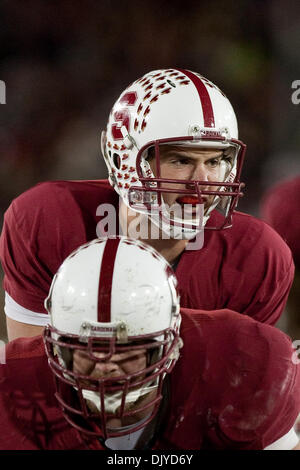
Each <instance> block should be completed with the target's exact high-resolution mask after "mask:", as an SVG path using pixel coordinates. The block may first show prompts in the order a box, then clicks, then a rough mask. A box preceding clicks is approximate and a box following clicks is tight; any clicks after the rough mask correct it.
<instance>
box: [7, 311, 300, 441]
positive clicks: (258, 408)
mask: <svg viewBox="0 0 300 470" xmlns="http://www.w3.org/2000/svg"><path fill="white" fill-rule="evenodd" d="M181 313H182V323H181V329H180V335H181V337H182V339H183V343H184V346H183V348H182V349H181V350H180V351H181V353H180V358H179V359H178V361H177V363H176V365H175V367H174V369H173V371H172V372H171V374H170V376H169V378H170V386H169V393H168V396H167V397H166V402H167V404H168V408H167V410H166V414H165V415H164V417H163V420H162V424H161V426H160V427H159V428H158V429H157V430H156V432H155V439H154V441H153V445H152V448H153V449H164V450H170V449H190V450H194V449H258V450H259V449H263V448H265V447H266V446H268V445H270V444H271V443H273V442H275V441H277V440H278V439H280V438H281V437H282V436H284V435H286V434H287V433H288V432H289V431H290V429H291V428H292V427H293V425H294V422H295V420H296V418H297V415H298V413H299V411H300V394H299V389H300V365H299V364H298V365H296V364H294V363H293V361H292V356H293V348H292V345H291V341H290V339H289V338H288V337H287V336H286V335H285V334H284V333H282V332H281V331H279V330H278V329H276V328H275V327H272V326H270V325H265V324H262V323H259V322H256V321H254V320H252V319H251V318H249V317H247V316H241V315H239V314H237V313H235V312H232V311H229V310H221V311H212V312H203V311H188V310H185V309H183V310H182V312H181ZM0 383H1V389H0V390H1V392H0V416H1V420H0V449H1V450H3V449H5V450H12V449H14V450H38V449H40V450H63V449H65V450H73V449H74V450H75V449H102V448H103V447H102V446H101V444H100V442H99V440H98V439H96V438H84V437H83V436H82V435H81V434H80V433H79V432H78V431H77V430H76V429H75V428H73V427H72V426H71V425H69V424H68V423H67V421H66V420H65V418H64V417H63V415H62V413H61V411H60V408H59V406H58V402H57V401H56V398H55V397H54V393H55V388H54V380H53V376H52V373H51V371H50V368H49V366H48V364H47V358H46V354H45V350H44V345H43V340H42V337H41V336H37V337H34V338H18V339H16V340H14V341H12V342H10V343H8V344H7V345H6V363H5V364H2V365H0Z"/></svg>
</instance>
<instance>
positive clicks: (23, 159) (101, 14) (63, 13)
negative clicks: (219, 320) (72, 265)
mask: <svg viewBox="0 0 300 470" xmlns="http://www.w3.org/2000/svg"><path fill="white" fill-rule="evenodd" d="M299 6H300V5H299V2H293V3H292V2H289V1H281V0H274V1H264V2H262V1H258V0H241V1H227V2H225V1H216V2H199V1H195V0H190V1H189V2H188V4H185V6H183V2H182V1H181V0H173V1H172V2H171V1H170V2H169V1H156V0H153V1H151V2H140V1H139V0H131V1H126V2H125V1H110V0H102V1H96V0H86V1H85V2H80V1H78V0H75V1H72V2H71V1H51V2H44V1H42V0H28V1H26V2H22V1H21V0H19V1H11V0H10V1H2V2H1V4H0V17H1V25H0V79H1V80H4V81H5V83H6V104H5V105H1V106H0V152H1V158H0V177H1V197H0V216H1V219H0V220H1V222H0V228H1V226H2V218H3V214H4V211H5V210H6V208H7V207H8V205H9V204H10V202H11V200H12V199H13V198H14V197H16V196H17V195H19V194H20V193H21V192H23V191H25V190H26V189H28V188H29V187H31V186H33V185H34V184H36V183H38V182H40V181H45V180H51V179H97V178H104V177H106V170H105V167H104V163H103V162H102V157H101V156H100V142H99V140H100V139H99V138H100V130H101V129H102V128H104V126H105V124H106V120H107V117H108V113H109V111H110V107H111V105H112V103H113V101H114V100H115V99H116V98H117V96H118V95H119V93H120V92H121V90H123V89H124V88H125V87H126V86H127V85H128V84H129V83H131V82H132V81H133V80H135V79H136V78H138V77H139V76H142V75H143V74H144V73H146V72H147V71H149V70H153V69H155V68H165V67H171V66H173V67H182V68H188V69H191V70H195V71H198V72H200V73H201V74H203V75H204V76H207V77H208V78H209V79H210V80H212V81H213V82H215V83H216V84H217V85H218V86H219V87H220V88H221V89H222V90H223V91H224V92H225V93H226V94H227V95H228V97H229V98H230V100H231V102H232V104H233V106H234V108H235V110H236V114H237V118H238V122H239V131H240V138H241V139H242V140H243V141H244V142H245V143H247V146H248V150H247V155H246V162H245V166H244V170H243V180H244V181H245V183H246V192H245V198H244V199H243V200H242V201H241V202H240V206H239V207H240V209H241V210H243V211H245V212H248V213H251V214H253V215H258V212H259V201H260V199H261V197H262V195H263V193H264V190H265V189H266V188H267V187H268V186H270V185H271V184H272V183H273V182H275V181H278V180H279V179H281V178H284V177H289V176H290V175H291V174H296V173H300V163H299V160H300V159H299V149H300V133H299V132H297V124H298V122H299V117H300V105H299V106H298V107H297V106H296V105H294V104H293V103H292V101H291V94H292V89H291V83H292V81H293V80H296V79H300V73H298V72H300V71H299V64H300V60H299V59H300V57H299V55H300V47H299V42H300V39H299V38H300V27H299V25H300V8H299ZM297 67H298V70H297ZM53 222H54V223H55V221H53ZM1 296H3V292H2V289H1ZM1 302H2V297H1ZM1 310H2V304H1ZM3 316H4V315H2V314H1V318H2V317H3ZM1 323H2V321H1V322H0V324H1ZM1 328H2V330H1V329H0V337H1V334H3V332H4V330H3V326H2V327H1Z"/></svg>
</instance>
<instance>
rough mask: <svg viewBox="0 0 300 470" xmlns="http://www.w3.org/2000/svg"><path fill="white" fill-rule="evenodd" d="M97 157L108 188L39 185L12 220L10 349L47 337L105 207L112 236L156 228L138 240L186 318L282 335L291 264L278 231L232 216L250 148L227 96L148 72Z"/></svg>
mask: <svg viewBox="0 0 300 470" xmlns="http://www.w3.org/2000/svg"><path fill="white" fill-rule="evenodd" d="M101 147H102V153H103V157H104V160H105V162H106V165H107V168H108V180H95V181H52V182H44V183H41V184H38V185H37V186H35V187H33V188H31V189H29V190H28V191H26V192H25V193H23V194H21V195H20V196H19V197H17V198H16V199H15V200H14V201H12V203H11V205H10V207H9V208H8V210H7V211H6V214H5V220H4V225H3V230H2V235H1V240H0V259H1V262H2V266H3V270H4V290H5V292H6V300H5V313H6V318H7V328H8V336H9V339H13V338H16V337H18V336H31V335H34V334H36V333H38V332H41V331H42V330H43V327H44V326H45V325H46V324H47V322H48V318H49V317H48V314H47V312H46V310H45V309H44V306H43V299H44V298H45V296H46V295H47V292H48V290H49V287H50V284H51V281H52V278H53V276H54V273H55V272H56V271H57V269H58V267H59V266H60V264H61V263H62V262H63V260H64V259H65V258H66V257H67V256H68V255H69V254H70V253H71V252H72V251H73V250H74V249H76V248H77V247H78V246H80V245H81V244H83V243H86V242H88V241H89V240H92V239H93V238H95V237H96V236H101V235H112V233H107V231H106V227H105V223H103V224H102V226H101V222H103V220H105V217H104V215H103V213H102V215H98V214H100V213H101V207H103V206H104V205H106V206H107V205H110V206H111V207H113V208H115V209H116V213H118V219H117V221H116V224H115V225H116V226H115V233H116V234H123V235H128V236H129V235H131V233H130V230H129V229H130V228H131V227H132V226H133V224H134V223H136V224H137V225H140V226H141V227H142V226H143V225H144V223H145V221H147V222H149V223H150V225H149V227H148V231H147V230H146V232H145V231H144V232H143V231H142V230H141V232H140V233H141V235H140V236H139V235H137V237H133V238H139V239H141V240H144V241H145V242H147V243H148V244H149V245H151V246H152V247H154V248H155V249H156V250H157V251H159V252H160V253H161V254H162V255H163V256H164V257H165V258H166V260H167V261H168V262H170V263H171V265H172V267H173V269H174V270H175V271H176V275H177V278H178V282H179V291H180V295H181V305H182V307H185V308H191V309H206V310H215V309H222V308H228V309H232V310H235V311H237V312H239V313H241V314H244V315H248V316H249V317H252V318H254V319H256V320H258V321H260V322H263V323H268V324H272V325H273V324H275V323H276V321H277V319H278V318H279V317H280V315H281V313H282V311H283V309H284V306H285V304H286V300H287V296H288V293H289V290H290V287H291V283H292V280H293V275H294V264H293V260H292V256H291V253H290V250H289V248H288V247H287V245H286V244H285V243H284V241H283V240H282V239H281V237H279V236H278V235H277V234H276V232H275V231H274V230H273V229H272V228H271V227H269V226H268V225H267V224H265V223H264V222H262V221H260V220H258V219H256V218H254V217H252V216H250V215H247V214H244V213H241V212H238V211H236V206H237V203H238V200H239V198H240V196H241V195H242V187H243V184H242V183H241V181H240V176H241V170H242V165H243V159H244V155H245V148H246V147H245V144H244V143H243V142H242V141H241V140H239V138H238V127H237V120H236V116H235V113H234V110H233V108H232V106H231V103H230V101H229V100H228V98H227V97H226V96H225V95H224V93H223V92H222V91H221V90H220V89H219V88H218V87H217V86H216V85H215V84H213V83H212V82H210V81H209V80H207V79H206V78H204V77H203V76H201V75H199V74H198V73H194V72H191V71H188V70H179V69H173V68H172V69H163V70H155V71H152V72H149V73H147V74H145V75H144V76H143V77H141V78H140V79H138V80H136V81H135V82H134V83H132V84H131V85H130V86H129V87H128V88H126V90H124V92H122V93H121V95H120V97H119V98H118V99H117V101H116V103H115V104H114V106H113V108H112V111H111V113H110V115H109V119H108V123H107V128H106V130H105V131H104V132H103V133H102V137H101ZM106 206H105V207H106ZM99 208H100V210H99ZM99 227H102V229H103V230H102V232H101V230H100V232H101V233H100V234H99V233H98V231H97V229H98V228H99ZM155 229H156V232H155ZM153 233H155V236H153ZM199 237H202V238H201V239H200V242H201V243H198V244H197V242H196V241H197V239H198V238H199Z"/></svg>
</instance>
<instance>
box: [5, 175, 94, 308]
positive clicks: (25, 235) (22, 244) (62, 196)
mask: <svg viewBox="0 0 300 470" xmlns="http://www.w3.org/2000/svg"><path fill="white" fill-rule="evenodd" d="M77 210H78V209H77ZM83 232H84V229H83V227H82V223H81V220H80V218H79V217H78V216H77V213H76V207H74V201H73V200H72V198H71V197H70V196H69V195H68V194H66V192H65V191H63V190H62V189H61V188H60V187H59V185H55V184H51V183H41V184H39V185H37V186H35V187H34V188H32V189H30V190H28V191H26V192H25V193H23V194H22V195H21V196H19V197H18V198H16V199H15V200H14V201H13V202H12V203H11V205H10V207H9V208H8V210H7V211H6V213H5V216H4V224H3V229H2V234H1V238H0V259H1V263H2V267H3V271H4V281H3V287H4V290H5V291H6V292H7V293H8V294H9V296H10V297H11V298H12V299H13V300H14V301H15V302H16V303H17V304H18V305H19V306H21V307H23V308H25V309H27V310H29V311H31V312H38V313H39V314H41V315H46V310H45V308H44V299H45V298H46V297H47V294H48V291H49V287H50V285H51V281H52V277H53V275H54V273H55V272H56V271H57V269H58V267H59V265H60V264H61V262H62V261H63V259H64V258H65V257H66V256H67V255H68V254H69V253H71V251H72V250H73V249H75V248H76V247H77V246H79V245H80V244H81V243H82V242H84V241H85V239H84V238H83V236H82V233H83Z"/></svg>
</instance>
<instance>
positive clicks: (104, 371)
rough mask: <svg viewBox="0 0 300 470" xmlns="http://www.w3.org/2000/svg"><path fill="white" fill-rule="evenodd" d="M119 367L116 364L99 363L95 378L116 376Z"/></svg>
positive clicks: (94, 373)
mask: <svg viewBox="0 0 300 470" xmlns="http://www.w3.org/2000/svg"><path fill="white" fill-rule="evenodd" d="M118 370H119V366H118V365H117V364H116V363H115V362H111V361H106V362H104V361H103V362H97V363H96V365H95V368H94V371H93V376H94V377H104V376H109V375H116V373H117V372H118Z"/></svg>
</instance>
